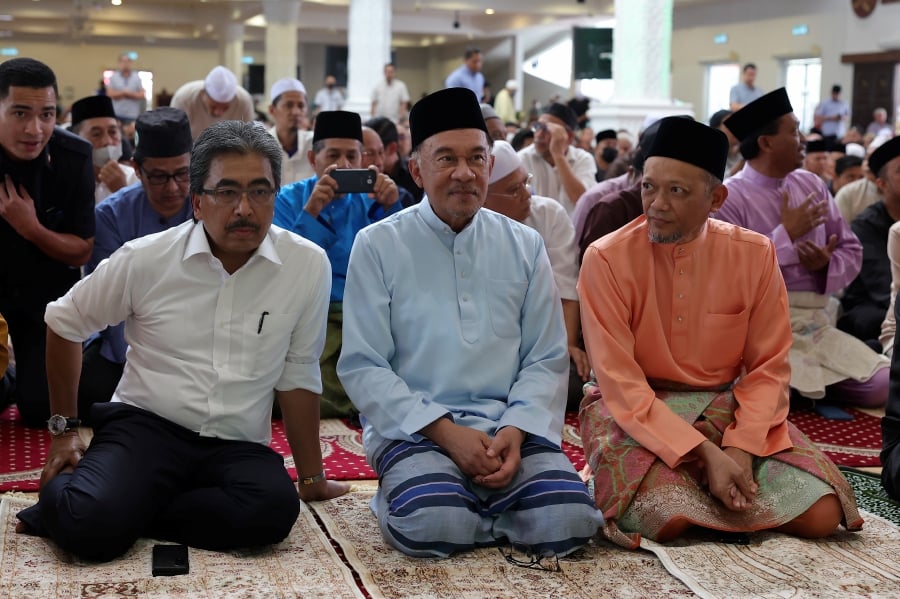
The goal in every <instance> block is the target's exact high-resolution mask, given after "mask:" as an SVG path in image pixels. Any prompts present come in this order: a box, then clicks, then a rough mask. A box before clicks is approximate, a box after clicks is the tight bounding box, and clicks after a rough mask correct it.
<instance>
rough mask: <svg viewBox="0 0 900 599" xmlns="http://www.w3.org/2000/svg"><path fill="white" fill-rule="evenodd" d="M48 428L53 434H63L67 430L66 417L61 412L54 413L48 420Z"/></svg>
mask: <svg viewBox="0 0 900 599" xmlns="http://www.w3.org/2000/svg"><path fill="white" fill-rule="evenodd" d="M47 428H48V429H49V430H50V434H51V435H61V434H63V433H64V432H66V419H65V418H64V417H63V416H60V415H59V414H54V415H53V416H51V417H50V420H48V421H47Z"/></svg>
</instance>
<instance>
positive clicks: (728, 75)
mask: <svg viewBox="0 0 900 599" xmlns="http://www.w3.org/2000/svg"><path fill="white" fill-rule="evenodd" d="M740 80H741V65H739V64H738V63H736V62H727V63H718V64H710V65H707V66H706V114H705V116H706V118H709V117H710V116H712V115H713V114H715V113H716V112H717V111H719V110H722V109H727V108H728V107H729V105H730V104H731V88H732V87H734V86H735V85H737V84H738V83H739V82H740ZM702 120H706V119H705V118H704V119H702Z"/></svg>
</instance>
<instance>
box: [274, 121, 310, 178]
mask: <svg viewBox="0 0 900 599" xmlns="http://www.w3.org/2000/svg"><path fill="white" fill-rule="evenodd" d="M267 131H268V132H269V133H271V134H272V137H274V138H275V139H278V133H277V132H276V131H275V127H272V128H271V129H267ZM312 139H313V132H312V131H305V130H303V129H298V130H297V151H296V152H294V155H293V156H288V153H287V152H285V151H284V148H281V185H283V186H284V185H287V184H288V183H294V182H296V181H302V180H303V179H309V178H310V177H312V176H313V175H315V174H316V171H315V170H313V167H312V165H311V164H310V163H309V156H308V155H307V153H308V152H309V150H312V146H313V143H312ZM278 145H279V147H280V146H281V142H279V144H278Z"/></svg>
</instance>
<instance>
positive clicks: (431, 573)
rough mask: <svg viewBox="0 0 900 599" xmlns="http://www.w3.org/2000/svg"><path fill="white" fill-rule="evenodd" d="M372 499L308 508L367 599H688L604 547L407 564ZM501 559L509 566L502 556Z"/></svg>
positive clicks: (630, 556) (647, 564) (364, 493)
mask: <svg viewBox="0 0 900 599" xmlns="http://www.w3.org/2000/svg"><path fill="white" fill-rule="evenodd" d="M372 496H373V491H371V490H359V491H355V492H351V493H348V494H347V495H344V496H342V497H338V498H337V499H333V500H331V501H323V502H315V503H311V504H310V506H311V507H312V509H313V511H314V512H315V513H316V515H318V516H319V519H320V520H321V521H322V523H323V524H324V526H325V529H326V530H327V531H328V533H329V535H330V536H331V538H332V539H334V540H335V541H336V542H337V544H338V545H339V546H340V548H341V550H342V551H343V553H344V556H345V558H346V560H347V563H348V564H349V565H350V567H351V568H353V569H354V570H355V571H356V572H357V573H358V575H359V579H360V581H361V584H362V586H363V587H364V588H365V590H366V592H368V593H369V595H370V596H371V597H372V598H373V599H379V598H384V597H429V598H430V597H447V598H450V597H472V598H475V597H494V598H509V599H521V598H532V597H533V598H540V599H545V598H546V597H567V598H581V599H595V598H597V597H621V598H633V599H638V598H644V597H670V598H674V597H693V596H694V594H693V593H692V592H691V591H690V590H689V589H688V588H687V587H685V586H684V585H683V584H682V583H680V582H679V581H678V580H677V579H675V578H673V577H672V576H670V575H669V574H668V573H667V572H666V570H665V568H663V566H662V564H661V563H660V561H659V560H658V559H656V558H655V557H654V556H653V555H651V554H649V553H645V552H642V551H625V550H623V549H619V548H617V547H615V546H614V545H612V544H608V543H606V542H604V541H600V542H598V543H597V544H596V545H593V544H592V545H591V546H589V547H587V548H585V549H582V550H579V551H577V552H576V553H575V554H574V555H572V556H569V557H565V558H562V559H560V560H559V571H548V570H547V569H545V568H552V569H556V563H557V562H556V560H555V559H553V560H548V559H547V558H543V559H542V560H540V562H538V563H536V564H530V563H529V562H527V561H525V562H524V563H525V564H528V567H526V566H525V565H516V564H515V563H513V561H519V563H520V564H522V563H523V560H525V556H519V555H516V554H512V553H510V552H509V551H508V550H506V549H508V548H504V550H505V551H501V548H482V549H476V550H474V551H467V552H464V553H460V554H457V555H454V556H451V557H449V558H446V559H437V558H434V559H431V558H413V557H408V556H406V555H404V554H402V553H401V552H399V551H398V550H396V549H394V548H392V547H390V546H389V545H387V544H386V543H385V542H384V539H383V538H382V536H381V532H380V531H379V530H378V524H377V522H376V521H375V516H374V515H373V514H372V512H371V511H370V510H369V501H370V500H371V499H372ZM507 555H509V558H507V557H506V556H507Z"/></svg>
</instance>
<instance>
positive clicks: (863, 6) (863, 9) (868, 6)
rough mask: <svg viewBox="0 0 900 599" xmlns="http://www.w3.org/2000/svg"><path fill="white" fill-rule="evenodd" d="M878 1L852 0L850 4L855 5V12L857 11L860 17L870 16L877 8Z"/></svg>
mask: <svg viewBox="0 0 900 599" xmlns="http://www.w3.org/2000/svg"><path fill="white" fill-rule="evenodd" d="M876 3H877V0H850V4H851V5H852V6H853V12H855V13H856V16H858V17H868V16H869V15H870V14H872V11H873V10H875V4H876Z"/></svg>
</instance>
